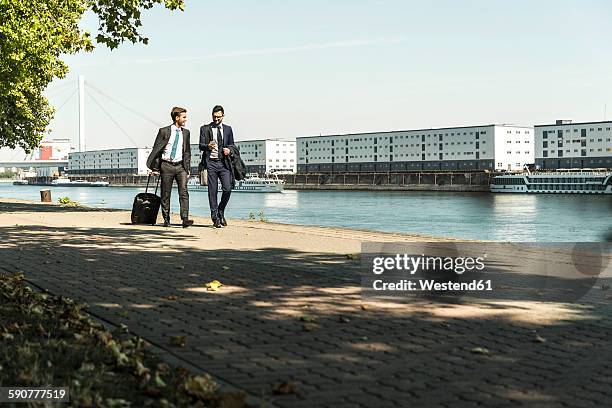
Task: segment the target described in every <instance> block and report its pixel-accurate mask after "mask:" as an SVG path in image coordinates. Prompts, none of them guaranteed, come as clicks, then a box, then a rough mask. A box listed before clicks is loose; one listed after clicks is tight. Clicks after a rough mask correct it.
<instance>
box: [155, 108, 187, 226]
mask: <svg viewBox="0 0 612 408" xmlns="http://www.w3.org/2000/svg"><path fill="white" fill-rule="evenodd" d="M170 116H171V117H172V122H173V123H172V125H170V126H166V127H163V128H161V129H159V131H158V132H157V137H156V138H155V143H154V144H153V149H152V150H151V154H150V155H149V158H148V159H147V167H148V168H149V169H151V170H152V172H153V174H157V175H161V208H162V216H163V217H164V227H169V226H170V193H172V184H173V182H174V180H176V184H177V185H178V193H179V204H180V207H181V219H182V220H183V223H182V224H183V228H187V227H189V226H191V225H193V221H192V220H190V219H189V193H188V192H187V181H188V179H189V171H190V170H191V146H190V144H189V130H187V129H185V123H187V110H186V109H185V108H180V107H174V108H172V111H171V112H170Z"/></svg>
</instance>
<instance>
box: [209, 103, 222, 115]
mask: <svg viewBox="0 0 612 408" xmlns="http://www.w3.org/2000/svg"><path fill="white" fill-rule="evenodd" d="M215 112H221V113H222V114H223V115H225V112H224V111H223V106H221V105H217V106H215V107H214V108H213V111H212V113H215Z"/></svg>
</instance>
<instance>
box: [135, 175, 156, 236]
mask: <svg viewBox="0 0 612 408" xmlns="http://www.w3.org/2000/svg"><path fill="white" fill-rule="evenodd" d="M150 180H151V175H150V174H149V177H148V178H147V188H146V189H145V192H144V193H138V194H137V195H136V197H134V204H133V205H132V224H150V225H155V223H156V222H157V214H158V213H159V206H160V205H161V197H159V196H158V195H157V187H159V177H158V178H157V184H156V185H155V193H149V181H150Z"/></svg>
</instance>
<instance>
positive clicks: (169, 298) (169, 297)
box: [166, 295, 178, 300]
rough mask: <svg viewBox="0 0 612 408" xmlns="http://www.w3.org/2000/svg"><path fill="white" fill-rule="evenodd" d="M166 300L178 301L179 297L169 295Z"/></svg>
mask: <svg viewBox="0 0 612 408" xmlns="http://www.w3.org/2000/svg"><path fill="white" fill-rule="evenodd" d="M166 299H168V300H176V299H178V296H176V295H168V297H167V298H166Z"/></svg>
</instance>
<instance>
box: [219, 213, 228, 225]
mask: <svg viewBox="0 0 612 408" xmlns="http://www.w3.org/2000/svg"><path fill="white" fill-rule="evenodd" d="M219 222H220V223H221V225H223V226H224V227H227V221H225V217H224V216H223V215H221V216H220V217H219Z"/></svg>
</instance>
